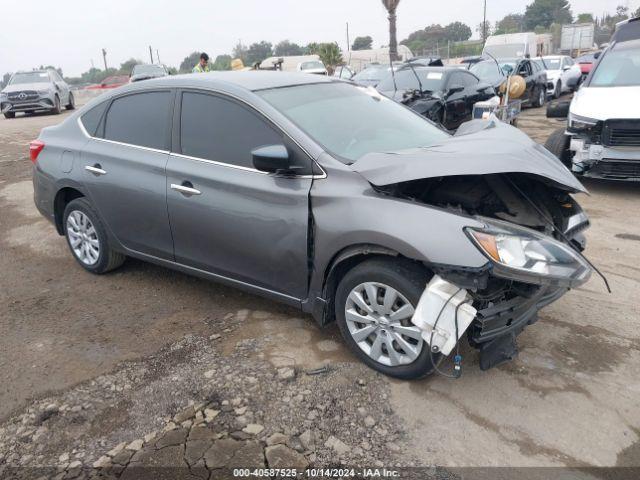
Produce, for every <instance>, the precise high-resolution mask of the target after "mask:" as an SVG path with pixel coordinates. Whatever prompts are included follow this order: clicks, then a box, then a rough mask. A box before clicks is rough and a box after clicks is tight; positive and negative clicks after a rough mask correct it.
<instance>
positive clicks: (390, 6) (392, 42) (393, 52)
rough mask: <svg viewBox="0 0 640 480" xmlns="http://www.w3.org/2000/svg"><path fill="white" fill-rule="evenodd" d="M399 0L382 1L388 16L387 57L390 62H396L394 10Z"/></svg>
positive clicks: (396, 43)
mask: <svg viewBox="0 0 640 480" xmlns="http://www.w3.org/2000/svg"><path fill="white" fill-rule="evenodd" d="M399 3H400V0H382V4H383V5H384V8H386V9H387V13H388V14H389V56H390V57H391V60H394V61H395V60H398V39H397V38H396V9H397V8H398V4H399Z"/></svg>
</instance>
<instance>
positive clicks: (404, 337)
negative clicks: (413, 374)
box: [345, 282, 424, 367]
mask: <svg viewBox="0 0 640 480" xmlns="http://www.w3.org/2000/svg"><path fill="white" fill-rule="evenodd" d="M414 312H415V309H414V306H413V305H411V303H410V302H409V301H408V300H407V298H406V297H405V296H404V295H402V294H401V293H400V292H398V291H397V290H396V289H394V288H393V287H390V286H389V285H385V284H383V283H377V282H366V283H362V284H360V285H358V286H356V287H355V288H353V289H352V290H351V292H349V296H348V297H347V301H346V305H345V320H346V324H347V328H348V329H349V333H350V334H351V337H352V338H353V340H354V341H355V342H356V344H357V345H358V347H359V348H360V349H361V350H362V351H363V352H365V353H366V354H367V355H368V356H369V357H370V358H371V359H372V360H374V361H376V362H378V363H381V364H383V365H387V366H392V367H393V366H398V365H407V364H410V363H412V362H413V361H415V360H416V359H417V358H418V356H419V355H420V352H421V351H422V348H423V344H424V341H423V340H422V336H421V331H420V329H419V328H418V327H416V326H415V325H413V324H412V323H411V317H412V316H413V314H414Z"/></svg>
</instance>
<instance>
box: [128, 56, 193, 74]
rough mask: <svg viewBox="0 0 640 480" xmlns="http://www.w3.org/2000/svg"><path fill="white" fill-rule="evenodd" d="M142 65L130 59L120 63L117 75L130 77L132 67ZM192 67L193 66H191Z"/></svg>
mask: <svg viewBox="0 0 640 480" xmlns="http://www.w3.org/2000/svg"><path fill="white" fill-rule="evenodd" d="M141 63H143V62H142V60H138V59H135V58H130V59H129V60H127V61H125V62H122V63H121V64H120V69H119V71H118V73H121V74H122V75H130V74H131V71H132V70H133V67H135V66H136V65H139V64H141ZM192 67H193V65H192Z"/></svg>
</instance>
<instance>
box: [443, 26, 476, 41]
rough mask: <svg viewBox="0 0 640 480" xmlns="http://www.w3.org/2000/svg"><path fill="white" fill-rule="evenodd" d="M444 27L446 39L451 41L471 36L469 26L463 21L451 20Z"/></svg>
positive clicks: (462, 39) (466, 38)
mask: <svg viewBox="0 0 640 480" xmlns="http://www.w3.org/2000/svg"><path fill="white" fill-rule="evenodd" d="M444 29H445V36H446V39H447V40H450V41H452V42H461V41H464V40H469V39H470V38H471V33H472V32H471V28H470V27H469V25H467V24H465V23H462V22H452V23H450V24H449V25H447V26H446V27H444Z"/></svg>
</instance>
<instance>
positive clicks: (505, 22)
mask: <svg viewBox="0 0 640 480" xmlns="http://www.w3.org/2000/svg"><path fill="white" fill-rule="evenodd" d="M523 26H524V15H523V14H521V13H510V14H509V15H505V16H504V17H503V18H502V20H499V21H498V22H496V28H495V30H494V31H493V34H494V35H502V34H505V33H517V32H522V28H523Z"/></svg>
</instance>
